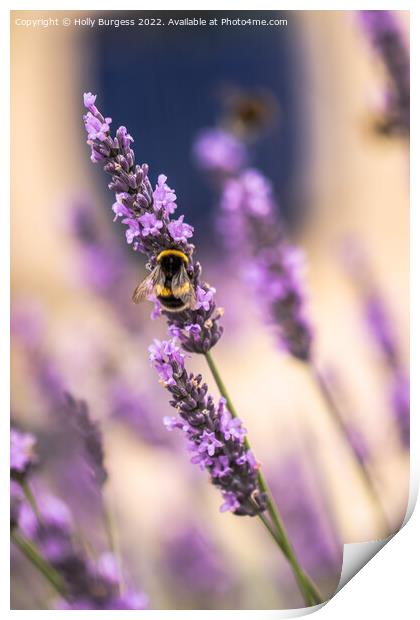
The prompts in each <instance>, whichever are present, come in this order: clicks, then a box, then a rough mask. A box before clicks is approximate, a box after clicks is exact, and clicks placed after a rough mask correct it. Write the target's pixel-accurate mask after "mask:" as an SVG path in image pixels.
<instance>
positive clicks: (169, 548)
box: [163, 522, 236, 609]
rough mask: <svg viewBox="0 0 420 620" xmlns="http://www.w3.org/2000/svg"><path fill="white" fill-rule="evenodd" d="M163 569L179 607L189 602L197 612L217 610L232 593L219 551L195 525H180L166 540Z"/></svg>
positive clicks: (229, 573)
mask: <svg viewBox="0 0 420 620" xmlns="http://www.w3.org/2000/svg"><path fill="white" fill-rule="evenodd" d="M163 568H164V570H165V572H166V573H167V580H168V587H169V588H170V589H171V590H173V596H174V597H175V600H177V601H179V605H182V603H183V602H185V600H191V598H192V599H193V601H195V603H196V605H197V608H198V609H207V608H220V607H221V606H222V605H225V604H226V602H227V596H228V595H232V594H233V593H235V592H234V591H235V586H236V584H235V581H234V577H233V575H232V570H231V567H229V565H228V564H227V563H226V557H225V556H224V554H223V551H222V549H219V548H217V546H216V545H215V543H214V541H213V540H212V539H211V537H210V536H209V534H208V533H206V532H205V531H204V530H203V528H202V527H199V526H198V525H197V524H195V523H192V522H190V523H185V524H180V526H178V528H177V529H176V530H174V531H173V532H172V533H171V534H170V535H169V536H167V538H166V539H165V541H164V543H163ZM177 607H178V606H177ZM178 608H181V607H178Z"/></svg>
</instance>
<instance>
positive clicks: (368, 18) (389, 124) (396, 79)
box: [358, 11, 410, 135]
mask: <svg viewBox="0 0 420 620" xmlns="http://www.w3.org/2000/svg"><path fill="white" fill-rule="evenodd" d="M358 14H359V19H360V22H361V24H362V26H363V27H364V30H365V32H366V35H367V36H368V37H369V39H370V41H371V44H372V46H373V47H374V49H375V51H376V52H377V53H378V55H379V57H380V59H381V61H382V63H383V65H384V67H385V69H386V72H387V80H388V89H387V91H386V97H385V105H384V109H383V110H381V116H382V118H381V119H379V120H378V121H377V124H376V125H377V129H378V131H379V132H381V133H383V134H386V135H392V134H403V135H408V134H409V131H410V59H409V53H408V49H407V46H406V43H405V41H404V39H403V34H402V32H401V29H400V27H399V25H398V22H397V17H396V15H395V14H394V11H359V12H358Z"/></svg>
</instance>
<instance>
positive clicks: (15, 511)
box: [10, 480, 25, 528]
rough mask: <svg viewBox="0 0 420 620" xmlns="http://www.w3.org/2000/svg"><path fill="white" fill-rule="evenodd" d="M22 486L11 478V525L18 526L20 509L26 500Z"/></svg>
mask: <svg viewBox="0 0 420 620" xmlns="http://www.w3.org/2000/svg"><path fill="white" fill-rule="evenodd" d="M24 497H25V496H24V494H23V491H22V487H21V486H20V484H19V483H18V482H16V481H15V480H10V527H11V528H14V527H16V525H17V523H18V520H19V514H20V509H21V506H22V503H23V500H24Z"/></svg>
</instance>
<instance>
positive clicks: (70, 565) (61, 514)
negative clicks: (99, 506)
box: [17, 490, 147, 609]
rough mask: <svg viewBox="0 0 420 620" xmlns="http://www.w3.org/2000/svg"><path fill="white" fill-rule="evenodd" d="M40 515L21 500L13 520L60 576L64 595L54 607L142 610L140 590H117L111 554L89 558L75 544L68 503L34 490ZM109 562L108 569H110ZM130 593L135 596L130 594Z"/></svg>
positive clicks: (143, 599)
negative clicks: (38, 516) (15, 517)
mask: <svg viewBox="0 0 420 620" xmlns="http://www.w3.org/2000/svg"><path fill="white" fill-rule="evenodd" d="M37 503H38V507H39V509H40V518H37V516H36V515H35V513H34V511H33V509H32V507H30V506H29V505H28V504H27V503H23V504H22V506H21V508H20V511H19V516H18V519H17V522H18V526H19V529H20V531H21V532H22V533H23V534H24V535H25V536H26V537H27V538H28V539H29V540H30V541H32V542H33V543H35V544H36V546H37V548H38V549H39V551H40V552H41V553H42V556H43V558H44V559H46V560H47V561H48V562H49V564H50V565H51V566H52V567H53V569H55V571H56V572H57V573H58V574H59V575H60V577H61V578H62V579H63V584H64V588H65V598H64V599H63V600H59V601H58V602H57V603H56V608H58V609H144V608H145V606H146V605H147V598H146V597H145V595H144V594H143V593H140V592H139V593H134V591H130V590H129V591H127V592H125V593H124V594H123V595H121V593H120V573H119V570H117V561H116V559H115V557H114V556H113V555H112V554H111V553H109V552H107V553H106V554H104V555H102V556H100V557H99V559H98V560H97V561H95V562H94V561H92V560H91V559H89V558H88V557H87V556H86V555H85V552H84V551H83V550H82V549H81V548H80V549H79V548H78V546H77V545H76V544H75V542H74V538H75V532H74V526H73V519H72V516H71V512H70V510H69V508H68V506H67V505H66V504H65V503H64V502H63V501H61V500H60V499H58V498H57V497H55V496H53V495H50V494H45V493H43V492H42V491H41V492H39V490H38V493H37ZM111 565H112V570H111ZM134 594H135V595H136V596H134Z"/></svg>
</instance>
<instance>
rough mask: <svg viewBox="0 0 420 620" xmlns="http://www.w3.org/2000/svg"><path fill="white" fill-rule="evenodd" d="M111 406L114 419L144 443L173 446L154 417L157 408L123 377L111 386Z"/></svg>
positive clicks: (118, 378) (115, 380) (114, 381)
mask: <svg viewBox="0 0 420 620" xmlns="http://www.w3.org/2000/svg"><path fill="white" fill-rule="evenodd" d="M109 406H110V412H111V416H112V418H113V419H115V420H118V421H121V422H124V423H125V424H126V425H128V427H129V428H130V429H132V430H134V431H135V432H136V434H137V435H138V436H139V437H140V438H141V439H142V440H143V441H146V442H147V443H149V444H151V445H154V446H165V447H169V446H170V445H171V444H172V442H171V441H170V439H168V437H167V435H166V434H165V432H162V425H161V423H158V418H156V416H155V415H154V414H155V408H156V407H155V406H154V405H152V403H150V402H149V401H148V399H147V396H146V395H145V394H143V393H141V392H137V391H134V390H133V389H132V387H131V386H130V385H129V384H128V383H127V382H126V381H124V379H122V378H121V377H116V378H115V379H114V380H113V381H111V383H110V385H109Z"/></svg>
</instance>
